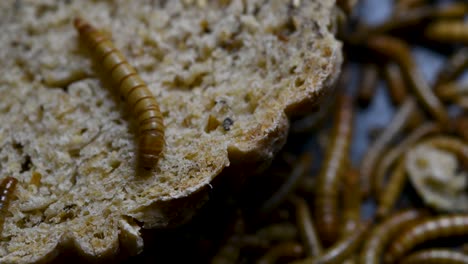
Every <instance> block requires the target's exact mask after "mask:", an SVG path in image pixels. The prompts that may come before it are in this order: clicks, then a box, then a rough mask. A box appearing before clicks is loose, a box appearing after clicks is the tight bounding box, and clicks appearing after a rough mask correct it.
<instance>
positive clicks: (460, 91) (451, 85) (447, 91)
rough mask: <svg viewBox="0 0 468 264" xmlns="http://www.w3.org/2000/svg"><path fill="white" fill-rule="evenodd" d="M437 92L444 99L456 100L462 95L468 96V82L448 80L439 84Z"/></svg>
mask: <svg viewBox="0 0 468 264" xmlns="http://www.w3.org/2000/svg"><path fill="white" fill-rule="evenodd" d="M436 92H437V95H438V96H439V97H440V98H441V99H442V100H444V101H456V100H457V99H458V98H460V97H461V96H468V83H463V84H460V83H458V82H447V83H444V84H440V85H439V86H437V90H436Z"/></svg>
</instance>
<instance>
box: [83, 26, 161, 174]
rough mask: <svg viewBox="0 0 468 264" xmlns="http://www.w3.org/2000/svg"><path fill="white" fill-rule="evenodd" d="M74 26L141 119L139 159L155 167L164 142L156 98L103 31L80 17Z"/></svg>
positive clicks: (148, 165)
mask: <svg viewBox="0 0 468 264" xmlns="http://www.w3.org/2000/svg"><path fill="white" fill-rule="evenodd" d="M74 26H75V28H76V29H77V31H78V32H79V35H80V37H81V38H82V39H83V40H84V41H85V43H87V44H88V46H89V47H90V49H91V50H92V51H93V52H94V55H95V57H96V59H97V61H99V62H100V63H101V65H102V66H103V68H104V69H105V70H106V72H107V74H108V75H109V76H111V79H112V80H114V81H115V83H116V84H117V87H118V90H119V91H120V94H121V95H122V96H123V97H125V99H126V101H127V104H128V106H130V108H131V109H132V110H133V113H134V115H135V118H136V120H138V130H139V145H138V148H139V161H140V164H141V165H142V167H143V168H145V169H149V168H152V167H153V166H154V165H155V164H156V162H157V161H158V159H159V157H160V156H161V152H162V150H163V148H164V144H165V141H164V124H163V118H162V115H161V112H160V110H159V105H158V103H157V101H156V99H155V97H154V96H153V94H152V93H151V91H150V90H149V88H148V86H147V85H146V83H145V82H144V81H143V80H142V79H141V77H140V76H139V75H138V73H137V72H136V70H135V69H134V68H133V67H132V66H131V65H130V64H129V63H128V62H127V61H126V59H125V57H124V55H123V54H122V53H121V52H120V51H119V50H118V49H117V48H116V47H115V46H114V44H113V43H112V42H111V41H110V40H109V39H108V38H107V37H106V36H105V35H104V34H102V33H101V32H99V31H98V30H97V29H95V28H94V27H93V26H91V25H90V24H88V23H87V22H85V21H84V20H82V19H80V18H76V19H75V20H74Z"/></svg>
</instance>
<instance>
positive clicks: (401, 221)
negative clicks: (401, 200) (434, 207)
mask: <svg viewBox="0 0 468 264" xmlns="http://www.w3.org/2000/svg"><path fill="white" fill-rule="evenodd" d="M425 215H426V213H425V212H423V211H418V210H406V211H401V212H399V213H396V214H394V215H392V216H390V217H389V218H387V219H386V220H385V221H384V222H382V223H380V224H379V225H377V226H376V227H374V228H373V229H372V231H371V233H370V236H369V237H368V238H367V239H366V241H365V242H364V246H363V248H362V250H361V256H360V263H361V264H378V263H380V258H381V254H382V253H383V251H384V249H385V246H386V245H387V244H388V243H389V242H390V240H391V239H392V238H393V236H395V232H396V231H398V230H400V229H402V228H403V227H405V226H407V225H409V224H411V223H413V222H415V221H416V220H418V219H420V218H422V217H424V216H425Z"/></svg>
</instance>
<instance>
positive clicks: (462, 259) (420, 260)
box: [400, 248, 468, 264]
mask: <svg viewBox="0 0 468 264" xmlns="http://www.w3.org/2000/svg"><path fill="white" fill-rule="evenodd" d="M400 263H401V264H466V263H468V255H466V254H464V253H462V252H458V251H455V250H453V249H443V248H431V249H424V250H420V251H417V252H414V253H412V254H411V255H409V256H407V257H405V258H404V259H403V260H402V261H401V262H400Z"/></svg>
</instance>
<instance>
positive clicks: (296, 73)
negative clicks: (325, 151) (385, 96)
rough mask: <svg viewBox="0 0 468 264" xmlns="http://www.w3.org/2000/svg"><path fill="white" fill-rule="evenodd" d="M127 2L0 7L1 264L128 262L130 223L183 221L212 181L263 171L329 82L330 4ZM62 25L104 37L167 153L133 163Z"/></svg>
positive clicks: (116, 111) (127, 134)
mask: <svg viewBox="0 0 468 264" xmlns="http://www.w3.org/2000/svg"><path fill="white" fill-rule="evenodd" d="M135 3H136V2H133V1H123V0H115V1H103V2H96V1H91V0H89V1H48V0H41V1H13V0H7V1H1V3H0V10H1V11H0V13H1V16H0V29H1V30H2V32H3V34H1V36H0V45H1V46H2V47H6V48H2V49H0V61H2V65H0V69H1V70H2V71H1V72H2V75H1V76H0V95H1V98H7V99H2V100H0V120H1V122H2V126H1V127H0V146H2V147H1V149H0V173H1V174H0V175H2V176H1V177H4V175H5V176H6V175H11V176H12V177H15V178H17V179H18V181H19V182H18V187H17V192H16V197H15V199H14V200H13V201H12V202H11V206H10V209H9V214H8V215H7V216H6V218H5V228H4V231H3V234H2V237H1V239H0V262H1V263H41V262H48V261H50V260H51V259H53V258H54V257H55V256H56V255H57V254H59V252H61V251H62V250H63V249H66V248H74V249H75V250H77V251H78V252H79V253H80V254H82V255H84V256H85V257H87V258H91V259H94V260H99V259H105V258H108V257H111V256H113V255H115V254H116V253H117V252H119V251H127V252H130V253H131V254H137V253H138V252H140V251H141V250H142V248H143V241H142V239H141V237H140V234H139V230H140V228H141V227H144V228H155V227H159V228H161V227H166V226H173V225H177V224H180V223H183V222H185V221H187V220H188V219H190V218H191V217H192V216H193V215H194V214H195V213H196V212H197V209H198V208H200V207H201V206H202V205H203V204H204V203H205V201H206V200H207V199H208V198H209V191H210V189H211V188H212V187H213V186H212V185H211V183H212V182H213V180H214V179H215V178H222V177H231V178H232V179H234V180H241V179H242V178H246V177H248V175H250V174H252V173H255V172H256V171H258V170H261V169H263V168H264V167H266V165H267V164H269V163H270V162H271V160H272V158H273V157H274V155H275V153H277V152H278V150H279V149H280V148H281V147H282V146H283V145H284V143H285V141H286V136H287V132H288V128H289V121H288V117H291V116H292V115H294V114H296V113H298V112H303V109H306V108H309V107H310V108H312V107H311V105H314V104H318V103H319V99H320V97H321V96H322V94H323V93H326V91H327V88H328V87H330V86H331V85H332V84H333V83H334V82H335V80H336V78H337V76H338V74H339V69H340V66H341V62H342V55H341V44H340V42H339V41H337V40H336V39H335V38H334V36H333V33H332V32H330V30H329V27H332V26H333V25H331V24H332V21H333V20H334V17H333V16H334V13H333V12H334V11H333V8H334V1H331V0H330V1H328V0H327V1H320V0H314V1H300V6H298V7H295V6H293V5H290V4H289V3H288V2H287V1H280V0H273V1H254V0H252V1H221V0H219V1H189V0H181V1H149V0H148V1H139V2H138V4H135ZM76 16H81V17H83V18H85V19H87V20H89V21H90V22H92V23H93V24H94V25H95V26H96V27H98V28H100V29H101V30H103V31H104V32H105V34H109V36H110V37H111V38H112V40H113V41H114V42H115V45H116V47H118V48H119V49H121V50H122V52H123V53H124V54H125V56H126V57H127V58H128V61H129V63H130V64H132V65H133V66H134V67H135V69H136V70H137V71H138V72H139V74H140V75H141V77H142V79H144V81H145V82H147V83H148V87H149V89H150V90H151V91H152V92H153V94H154V95H155V96H156V97H157V98H158V102H160V106H161V112H162V114H163V118H164V124H165V126H166V144H167V145H166V148H165V150H164V155H163V157H162V158H161V159H160V160H159V161H158V164H157V166H156V167H155V168H154V169H153V170H152V171H149V172H145V171H143V172H142V171H138V169H137V167H136V158H135V156H136V155H135V153H136V151H137V149H136V143H137V141H136V140H135V138H136V124H135V123H134V121H133V120H132V118H131V116H130V115H129V113H128V112H129V111H128V110H127V109H126V108H125V104H124V103H123V102H121V99H120V98H119V96H118V95H116V94H114V93H113V92H112V87H111V85H112V84H111V82H109V80H106V79H105V78H104V76H105V75H104V74H102V72H101V69H100V68H99V66H98V65H97V64H94V63H93V60H92V59H91V58H90V56H89V55H90V54H89V53H88V51H87V50H86V47H85V46H84V45H82V44H80V41H79V39H78V36H77V33H76V31H75V30H74V29H73V25H72V19H73V18H74V17H76ZM228 175H229V176H228ZM137 223H138V224H137Z"/></svg>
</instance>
